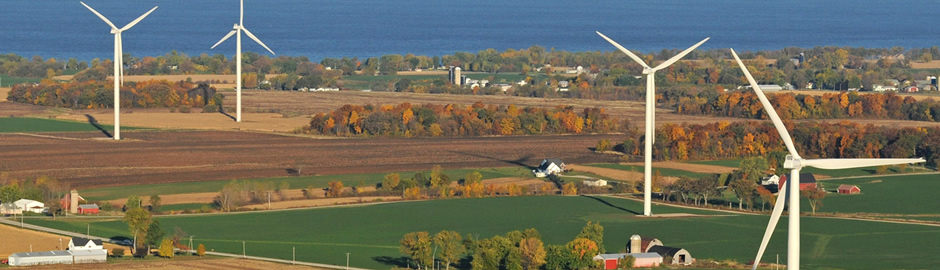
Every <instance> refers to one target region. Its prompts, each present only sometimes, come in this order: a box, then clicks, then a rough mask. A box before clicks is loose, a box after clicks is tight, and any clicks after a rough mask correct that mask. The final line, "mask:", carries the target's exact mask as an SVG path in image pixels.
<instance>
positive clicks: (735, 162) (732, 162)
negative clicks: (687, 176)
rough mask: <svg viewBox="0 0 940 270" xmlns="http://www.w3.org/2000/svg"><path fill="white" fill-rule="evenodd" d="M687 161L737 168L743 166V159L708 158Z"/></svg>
mask: <svg viewBox="0 0 940 270" xmlns="http://www.w3.org/2000/svg"><path fill="white" fill-rule="evenodd" d="M687 163H692V164H705V165H716V166H725V167H732V168H737V167H740V166H741V159H726V160H706V161H689V162H687Z"/></svg>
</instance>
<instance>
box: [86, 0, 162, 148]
mask: <svg viewBox="0 0 940 270" xmlns="http://www.w3.org/2000/svg"><path fill="white" fill-rule="evenodd" d="M79 3H82V5H83V6H85V7H86V8H88V10H91V12H92V13H95V15H98V18H101V20H103V21H104V22H105V23H107V24H108V26H111V34H114V135H113V137H114V139H115V140H120V139H121V85H122V84H123V82H124V44H123V43H122V42H121V32H124V31H127V29H131V27H134V25H136V24H137V23H139V22H140V21H141V20H143V19H144V17H147V15H150V13H151V12H153V11H154V10H157V7H153V8H152V9H150V11H147V13H144V15H140V17H137V19H136V20H134V21H131V22H130V23H128V24H127V25H125V26H124V27H122V28H118V27H117V26H114V24H113V23H111V21H110V20H108V18H105V17H104V15H101V13H98V11H96V10H95V9H93V8H91V7H90V6H88V5H86V4H85V2H81V1H79Z"/></svg>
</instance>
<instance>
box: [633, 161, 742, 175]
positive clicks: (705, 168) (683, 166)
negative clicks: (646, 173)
mask: <svg viewBox="0 0 940 270" xmlns="http://www.w3.org/2000/svg"><path fill="white" fill-rule="evenodd" d="M626 164H627V165H633V166H644V165H645V163H643V162H633V163H626ZM656 168H669V169H677V170H684V171H692V172H699V173H730V172H731V171H734V170H735V169H737V168H732V167H725V166H718V165H708V164H694V163H681V162H675V161H661V162H653V169H656Z"/></svg>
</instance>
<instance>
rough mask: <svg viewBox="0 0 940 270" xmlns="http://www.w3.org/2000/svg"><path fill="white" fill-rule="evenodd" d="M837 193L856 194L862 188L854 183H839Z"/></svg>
mask: <svg viewBox="0 0 940 270" xmlns="http://www.w3.org/2000/svg"><path fill="white" fill-rule="evenodd" d="M838 190H839V194H858V193H861V192H862V190H861V189H860V188H858V186H856V185H839V189H838Z"/></svg>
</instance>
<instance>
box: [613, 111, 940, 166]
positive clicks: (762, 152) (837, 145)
mask: <svg viewBox="0 0 940 270" xmlns="http://www.w3.org/2000/svg"><path fill="white" fill-rule="evenodd" d="M784 123H785V125H786V126H787V127H788V129H789V130H790V134H791V136H792V137H793V140H794V144H795V146H796V148H797V151H800V154H801V155H802V156H804V157H813V158H816V157H818V158H910V157H923V158H925V159H926V160H927V165H928V166H937V164H938V163H940V128H937V127H916V128H914V127H905V128H897V127H886V126H874V125H871V124H868V125H862V124H859V123H851V122H839V123H830V122H799V123H796V122H792V121H785V122H784ZM643 140H644V138H643V136H642V135H641V134H639V133H638V132H637V131H636V130H633V131H632V132H628V133H627V138H626V139H624V141H623V142H620V143H618V144H611V143H609V142H607V143H604V142H599V143H598V144H599V145H605V144H606V145H613V146H612V147H613V148H614V150H616V151H620V152H622V153H624V154H627V155H637V156H638V155H641V154H642V146H643ZM693 149H694V150H693ZM786 155H787V152H786V149H785V147H784V144H783V142H782V141H781V139H780V135H779V134H778V133H777V130H776V129H775V128H774V126H773V125H772V123H770V122H767V121H762V122H754V121H741V122H731V123H729V122H726V121H721V122H716V123H708V124H685V123H684V124H673V123H669V124H665V125H663V126H662V127H661V128H657V131H656V139H655V143H654V144H653V158H654V159H656V160H677V161H683V160H714V159H727V158H734V157H752V156H766V157H767V158H768V160H769V161H770V162H772V163H774V164H777V163H780V164H782V162H783V160H784V157H785V156H786Z"/></svg>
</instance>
